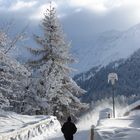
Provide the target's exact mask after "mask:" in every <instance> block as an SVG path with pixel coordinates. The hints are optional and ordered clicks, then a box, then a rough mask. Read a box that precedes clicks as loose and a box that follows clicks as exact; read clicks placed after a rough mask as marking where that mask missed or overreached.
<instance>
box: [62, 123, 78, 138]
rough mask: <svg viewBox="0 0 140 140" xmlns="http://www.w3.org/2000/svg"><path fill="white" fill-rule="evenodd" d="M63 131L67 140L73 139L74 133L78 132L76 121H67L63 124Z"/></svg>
mask: <svg viewBox="0 0 140 140" xmlns="http://www.w3.org/2000/svg"><path fill="white" fill-rule="evenodd" d="M61 131H62V133H63V134H64V137H65V140H73V135H74V134H75V133H76V131H77V128H76V126H75V124H74V123H72V122H71V121H67V122H65V123H64V124H63V126H62V128H61Z"/></svg>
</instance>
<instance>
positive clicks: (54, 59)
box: [30, 4, 87, 120]
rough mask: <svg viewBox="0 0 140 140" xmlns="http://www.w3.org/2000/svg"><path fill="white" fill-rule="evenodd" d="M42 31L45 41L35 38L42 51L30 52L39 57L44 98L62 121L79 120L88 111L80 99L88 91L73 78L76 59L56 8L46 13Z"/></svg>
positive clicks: (33, 50)
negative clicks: (72, 73) (78, 115)
mask: <svg viewBox="0 0 140 140" xmlns="http://www.w3.org/2000/svg"><path fill="white" fill-rule="evenodd" d="M42 28H43V31H44V37H40V36H37V35H35V40H36V42H37V43H38V44H39V45H40V48H36V49H35V48H30V52H31V53H32V54H34V55H35V56H38V57H37V58H38V59H36V60H35V61H32V64H34V66H39V67H40V73H41V75H42V80H43V81H44V86H45V95H44V96H45V98H47V101H48V104H49V110H50V114H52V115H56V116H57V117H58V119H60V120H61V119H64V117H67V115H69V114H71V115H73V116H75V115H76V114H79V113H80V112H81V111H84V109H86V108H87V105H86V104H83V103H81V102H80V100H79V99H78V97H80V96H81V95H82V94H83V93H84V90H82V89H81V88H80V87H78V86H77V84H76V83H75V82H74V81H73V80H72V78H70V75H69V74H70V71H71V68H69V67H68V65H69V64H71V63H72V62H74V59H73V58H72V56H71V54H70V44H69V43H67V42H66V41H65V37H64V34H63V31H62V29H61V26H60V24H59V22H58V18H57V16H56V11H55V8H54V7H52V4H50V7H49V8H48V9H47V11H46V13H45V17H44V19H43V22H42Z"/></svg>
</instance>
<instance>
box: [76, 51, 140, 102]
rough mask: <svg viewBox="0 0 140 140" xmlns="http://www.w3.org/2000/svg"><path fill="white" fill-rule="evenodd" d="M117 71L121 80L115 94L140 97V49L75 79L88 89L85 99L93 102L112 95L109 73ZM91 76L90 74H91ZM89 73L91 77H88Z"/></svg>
mask: <svg viewBox="0 0 140 140" xmlns="http://www.w3.org/2000/svg"><path fill="white" fill-rule="evenodd" d="M110 72H116V73H117V74H118V77H119V80H118V82H117V84H116V87H115V88H116V93H115V95H116V96H117V95H125V96H131V95H133V94H135V95H137V96H139V97H140V49H139V50H138V51H136V52H135V53H134V54H133V55H132V56H131V57H130V58H128V59H126V60H119V61H116V62H112V63H110V64H109V65H107V66H106V67H102V68H100V70H98V71H94V70H93V69H91V70H89V71H88V72H86V73H82V74H79V75H77V76H75V77H74V80H75V81H76V82H77V83H78V85H79V86H81V87H82V88H83V89H85V90H86V91H87V93H86V94H85V95H84V96H83V100H84V101H86V102H91V101H92V100H94V101H95V100H98V99H101V98H105V97H110V96H112V87H111V85H109V84H108V81H107V80H108V79H107V77H108V74H109V73H110ZM88 74H89V75H91V76H89V75H88ZM87 75H88V77H89V78H87Z"/></svg>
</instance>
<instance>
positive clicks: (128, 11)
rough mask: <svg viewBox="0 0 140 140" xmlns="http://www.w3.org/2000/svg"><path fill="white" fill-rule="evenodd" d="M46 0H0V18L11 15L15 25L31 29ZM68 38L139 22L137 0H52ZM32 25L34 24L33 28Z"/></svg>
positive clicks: (121, 28)
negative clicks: (28, 25) (27, 25)
mask: <svg viewBox="0 0 140 140" xmlns="http://www.w3.org/2000/svg"><path fill="white" fill-rule="evenodd" d="M47 2H48V0H0V18H1V21H8V20H11V19H14V20H15V22H16V24H17V25H18V26H17V27H16V29H18V28H21V27H23V26H25V25H26V24H28V23H29V24H30V27H31V28H32V32H34V31H35V29H36V27H37V26H38V24H39V23H40V21H41V19H42V18H43V13H44V12H45V10H46V8H47V6H48V3H47ZM53 4H54V5H55V7H56V9H57V12H58V16H59V18H60V21H61V23H62V25H63V28H64V31H65V33H66V34H67V36H68V38H70V40H72V41H73V40H74V41H79V40H80V39H81V38H82V37H83V38H85V39H88V36H94V35H95V34H97V33H99V32H103V31H106V30H112V29H116V30H125V29H127V28H129V27H131V26H133V25H135V24H138V23H140V0H54V2H53ZM34 27H35V28H34Z"/></svg>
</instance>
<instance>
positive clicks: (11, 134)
mask: <svg viewBox="0 0 140 140" xmlns="http://www.w3.org/2000/svg"><path fill="white" fill-rule="evenodd" d="M60 128H61V126H60V123H59V122H58V120H57V119H56V117H53V116H43V115H37V116H27V115H19V114H16V113H13V112H5V111H3V110H0V140H11V138H13V140H32V139H33V140H41V139H40V138H42V139H43V138H44V137H45V138H46V137H49V136H51V135H53V134H54V133H56V132H57V131H58V130H60ZM38 136H39V139H38Z"/></svg>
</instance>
